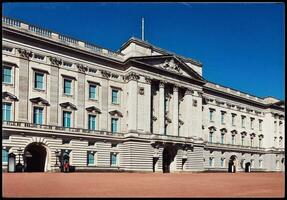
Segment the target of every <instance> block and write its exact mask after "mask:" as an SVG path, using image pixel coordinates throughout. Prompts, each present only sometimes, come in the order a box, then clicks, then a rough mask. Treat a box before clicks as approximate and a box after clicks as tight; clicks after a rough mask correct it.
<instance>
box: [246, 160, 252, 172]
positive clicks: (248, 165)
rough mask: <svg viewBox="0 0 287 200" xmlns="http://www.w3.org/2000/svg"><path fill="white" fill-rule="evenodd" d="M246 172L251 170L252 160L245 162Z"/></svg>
mask: <svg viewBox="0 0 287 200" xmlns="http://www.w3.org/2000/svg"><path fill="white" fill-rule="evenodd" d="M245 172H251V163H250V162H247V163H245Z"/></svg>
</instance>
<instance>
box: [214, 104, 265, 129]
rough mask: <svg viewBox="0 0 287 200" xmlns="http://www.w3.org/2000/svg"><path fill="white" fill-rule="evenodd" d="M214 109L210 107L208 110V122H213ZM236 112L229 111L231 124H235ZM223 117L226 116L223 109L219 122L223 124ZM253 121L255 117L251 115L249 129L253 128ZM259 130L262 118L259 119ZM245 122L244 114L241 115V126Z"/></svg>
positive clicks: (243, 126) (243, 125)
mask: <svg viewBox="0 0 287 200" xmlns="http://www.w3.org/2000/svg"><path fill="white" fill-rule="evenodd" d="M214 112H215V110H214V109H210V110H209V121H210V122H214ZM236 116H237V115H236V114H235V113H231V124H232V126H236V124H235V121H236ZM225 118H226V112H225V111H221V124H225ZM254 121H255V119H254V118H253V117H250V129H254ZM258 121H259V130H260V131H261V130H262V122H263V120H262V119H259V120H258ZM245 123H246V116H244V115H241V127H242V128H245Z"/></svg>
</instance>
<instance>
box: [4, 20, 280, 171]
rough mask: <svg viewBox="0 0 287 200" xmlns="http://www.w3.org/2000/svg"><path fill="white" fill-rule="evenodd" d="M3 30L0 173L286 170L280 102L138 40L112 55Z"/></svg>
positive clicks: (26, 29)
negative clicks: (218, 80) (214, 78)
mask: <svg viewBox="0 0 287 200" xmlns="http://www.w3.org/2000/svg"><path fill="white" fill-rule="evenodd" d="M2 23H3V27H2V33H3V36H2V45H3V46H2V170H3V171H7V170H8V171H9V170H10V171H13V169H12V168H13V164H11V163H13V162H14V164H15V163H18V162H20V163H21V164H22V165H23V166H24V171H28V172H33V171H45V172H47V171H58V170H59V168H60V166H61V165H62V164H63V163H64V162H66V161H67V162H69V164H70V166H74V167H75V170H76V171H100V170H114V171H146V172H187V171H194V172H199V171H226V172H227V171H233V172H235V171H284V170H285V168H284V166H285V155H284V154H285V143H284V139H285V134H284V133H285V114H284V109H285V108H284V102H283V101H280V100H278V99H275V98H272V97H267V98H264V99H263V98H259V97H255V96H252V95H249V94H245V93H242V92H240V91H237V90H234V89H231V88H228V87H224V86H220V85H218V84H215V83H211V82H209V81H207V80H205V79H204V78H203V76H202V64H201V63H200V62H198V61H195V60H193V59H189V58H184V57H182V56H179V55H176V54H174V53H171V52H168V51H166V50H163V49H160V48H158V47H155V46H153V45H152V44H149V43H147V42H145V41H142V40H139V39H136V38H131V39H129V40H128V41H127V42H126V43H125V44H123V45H122V47H121V48H120V49H119V50H118V51H117V52H112V51H110V50H107V49H103V48H100V47H98V46H96V45H93V44H89V43H86V42H83V41H80V40H77V39H73V38H70V37H67V36H64V35H61V34H58V33H55V32H51V31H49V30H45V29H42V28H38V27H35V26H33V25H29V24H27V23H24V22H20V21H17V20H13V19H10V18H6V17H2ZM14 156H16V157H14Z"/></svg>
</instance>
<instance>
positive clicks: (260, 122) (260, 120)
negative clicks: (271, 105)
mask: <svg viewBox="0 0 287 200" xmlns="http://www.w3.org/2000/svg"><path fill="white" fill-rule="evenodd" d="M259 131H262V119H259Z"/></svg>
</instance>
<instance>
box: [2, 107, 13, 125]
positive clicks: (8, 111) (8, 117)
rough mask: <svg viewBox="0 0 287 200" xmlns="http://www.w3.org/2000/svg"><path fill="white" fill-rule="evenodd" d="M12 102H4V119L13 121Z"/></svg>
mask: <svg viewBox="0 0 287 200" xmlns="http://www.w3.org/2000/svg"><path fill="white" fill-rule="evenodd" d="M11 105H12V104H11V103H2V120H3V121H11V120H12V119H11V107H12V106H11Z"/></svg>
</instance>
